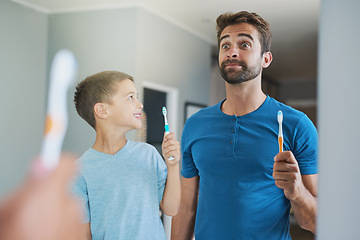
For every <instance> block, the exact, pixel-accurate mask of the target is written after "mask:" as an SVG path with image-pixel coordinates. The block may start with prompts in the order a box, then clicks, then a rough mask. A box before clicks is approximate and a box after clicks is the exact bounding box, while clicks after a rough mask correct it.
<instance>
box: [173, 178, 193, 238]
mask: <svg viewBox="0 0 360 240" xmlns="http://www.w3.org/2000/svg"><path fill="white" fill-rule="evenodd" d="M181 192H182V195H181V203H180V209H179V212H178V214H177V215H176V216H174V217H173V218H172V225H171V239H173V240H188V239H192V236H193V234H194V227H195V216H196V210H197V204H198V195H199V176H196V177H193V178H184V177H183V178H182V179H181Z"/></svg>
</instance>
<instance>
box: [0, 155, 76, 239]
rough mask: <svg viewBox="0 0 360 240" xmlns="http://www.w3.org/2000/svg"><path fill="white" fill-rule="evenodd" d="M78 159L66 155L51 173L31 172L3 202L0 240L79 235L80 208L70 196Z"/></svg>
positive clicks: (69, 237)
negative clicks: (75, 162)
mask: <svg viewBox="0 0 360 240" xmlns="http://www.w3.org/2000/svg"><path fill="white" fill-rule="evenodd" d="M75 159H76V158H75V156H72V155H69V154H63V155H62V156H61V159H60V163H59V165H58V167H57V168H56V169H55V170H53V171H51V172H49V173H44V172H39V171H33V170H32V171H31V172H30V174H29V177H28V178H27V179H26V182H24V183H23V184H22V185H21V186H19V188H18V189H17V190H15V192H13V194H11V195H9V196H8V197H7V198H6V199H4V200H3V201H1V202H0V239H1V240H72V239H74V240H75V239H77V238H78V236H79V234H80V232H79V230H80V229H81V228H80V216H81V215H80V214H81V212H80V207H79V205H78V202H77V201H76V200H75V199H74V198H73V197H71V196H70V182H71V181H72V180H73V178H74V175H75V169H76V167H75V164H74V161H75Z"/></svg>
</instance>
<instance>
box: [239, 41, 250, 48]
mask: <svg viewBox="0 0 360 240" xmlns="http://www.w3.org/2000/svg"><path fill="white" fill-rule="evenodd" d="M241 46H242V47H244V48H249V47H250V44H249V43H247V42H244V43H242V44H241Z"/></svg>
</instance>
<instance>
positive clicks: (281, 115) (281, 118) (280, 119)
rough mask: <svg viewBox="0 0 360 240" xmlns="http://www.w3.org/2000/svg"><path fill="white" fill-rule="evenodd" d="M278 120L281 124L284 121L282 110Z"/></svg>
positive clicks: (279, 112)
mask: <svg viewBox="0 0 360 240" xmlns="http://www.w3.org/2000/svg"><path fill="white" fill-rule="evenodd" d="M277 119H278V121H279V122H282V120H283V113H282V111H281V110H279V111H278V115H277Z"/></svg>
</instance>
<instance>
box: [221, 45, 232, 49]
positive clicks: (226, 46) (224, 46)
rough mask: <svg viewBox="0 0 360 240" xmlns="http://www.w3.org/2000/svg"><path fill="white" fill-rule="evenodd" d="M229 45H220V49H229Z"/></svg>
mask: <svg viewBox="0 0 360 240" xmlns="http://www.w3.org/2000/svg"><path fill="white" fill-rule="evenodd" d="M229 47H230V46H229V45H228V44H224V45H222V49H229Z"/></svg>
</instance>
